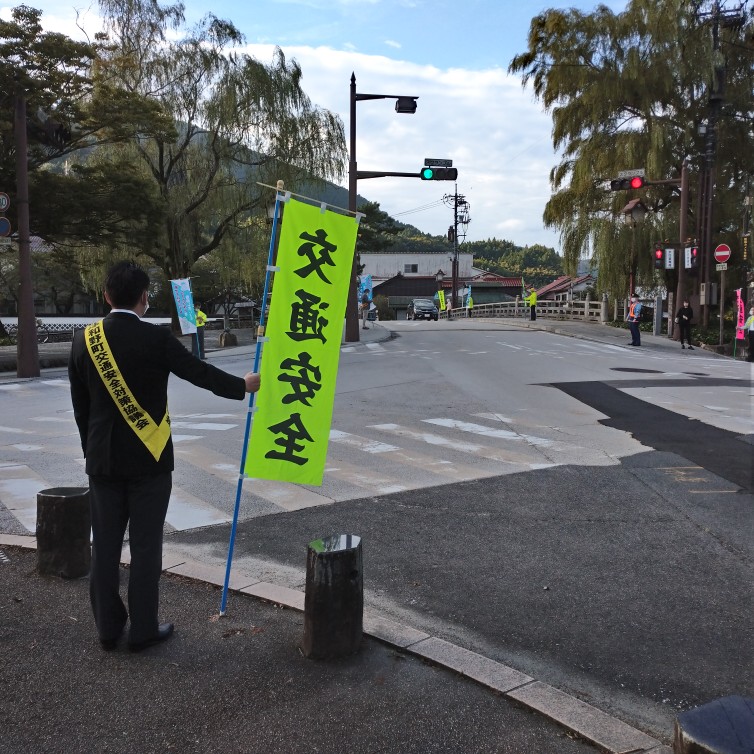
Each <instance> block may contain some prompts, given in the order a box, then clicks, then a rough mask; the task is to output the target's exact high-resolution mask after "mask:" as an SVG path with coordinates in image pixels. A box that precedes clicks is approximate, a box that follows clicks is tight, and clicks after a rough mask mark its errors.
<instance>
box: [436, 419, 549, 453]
mask: <svg viewBox="0 0 754 754" xmlns="http://www.w3.org/2000/svg"><path fill="white" fill-rule="evenodd" d="M422 421H424V422H426V423H427V424H436V425H437V426H439V427H448V428H449V429H458V430H460V431H461V432H470V433H472V434H475V435H482V437H496V438H499V439H501V440H514V441H518V442H528V443H531V444H532V445H539V446H541V447H543V448H547V447H551V446H552V445H553V444H554V443H553V441H552V440H546V439H545V438H544V437H534V435H522V434H519V433H518V432H511V431H510V430H508V429H493V428H492V427H485V426H484V425H483V424H473V423H471V422H465V421H460V420H458V419H444V418H443V419H422Z"/></svg>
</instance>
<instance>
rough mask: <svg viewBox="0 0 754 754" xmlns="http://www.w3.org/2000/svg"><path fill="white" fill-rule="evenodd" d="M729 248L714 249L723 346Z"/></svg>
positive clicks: (719, 247)
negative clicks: (718, 280) (718, 276)
mask: <svg viewBox="0 0 754 754" xmlns="http://www.w3.org/2000/svg"><path fill="white" fill-rule="evenodd" d="M729 259H730V246H728V244H727V243H721V244H720V245H719V246H716V247H715V261H716V262H717V264H716V265H715V269H716V270H717V271H718V272H719V273H720V339H719V340H720V345H722V344H723V315H724V314H725V271H726V270H727V269H728V264H727V263H728V260H729Z"/></svg>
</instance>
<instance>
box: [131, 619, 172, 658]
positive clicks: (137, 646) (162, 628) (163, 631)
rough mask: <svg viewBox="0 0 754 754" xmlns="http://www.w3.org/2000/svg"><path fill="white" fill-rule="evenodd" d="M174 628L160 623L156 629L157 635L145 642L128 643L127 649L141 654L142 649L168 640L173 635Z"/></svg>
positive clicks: (168, 624)
mask: <svg viewBox="0 0 754 754" xmlns="http://www.w3.org/2000/svg"><path fill="white" fill-rule="evenodd" d="M174 628H175V626H174V625H173V624H172V623H160V625H159V626H158V627H157V633H156V634H155V635H154V636H153V637H152V638H151V639H147V640H146V641H129V642H128V648H129V649H130V650H131V651H132V652H141V650H142V649H146V648H147V647H153V646H154V645H155V644H159V643H160V642H163V641H165V640H166V639H169V638H170V637H171V636H172V635H173V630H174Z"/></svg>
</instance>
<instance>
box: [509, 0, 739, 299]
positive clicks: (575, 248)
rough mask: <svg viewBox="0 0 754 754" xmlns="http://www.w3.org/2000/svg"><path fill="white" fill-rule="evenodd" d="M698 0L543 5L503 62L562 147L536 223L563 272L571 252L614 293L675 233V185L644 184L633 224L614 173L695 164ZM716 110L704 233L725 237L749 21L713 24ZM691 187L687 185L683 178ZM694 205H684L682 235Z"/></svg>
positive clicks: (707, 47) (698, 140)
mask: <svg viewBox="0 0 754 754" xmlns="http://www.w3.org/2000/svg"><path fill="white" fill-rule="evenodd" d="M709 7H710V3H709V2H696V3H687V2H682V0H631V2H629V3H628V6H627V8H626V10H625V11H624V12H623V13H618V14H614V13H612V12H611V11H610V10H609V9H608V8H607V7H605V6H598V7H597V9H596V10H595V11H594V12H593V13H587V14H585V13H582V12H580V11H578V10H575V9H570V10H548V11H545V12H543V13H542V14H540V15H538V16H536V17H535V18H534V19H533V20H532V22H531V26H530V31H529V41H528V50H527V51H526V52H524V53H522V54H520V55H517V56H516V57H515V58H514V59H513V60H512V61H511V63H510V66H509V71H510V72H511V73H519V74H522V81H523V85H524V86H526V85H527V84H529V83H531V84H532V85H533V89H534V93H535V95H536V96H537V97H538V98H539V99H540V100H541V101H542V103H543V104H544V106H545V108H546V109H547V110H549V111H550V112H551V113H552V118H553V144H554V146H555V148H556V149H557V150H558V151H559V152H560V153H561V154H562V158H561V160H560V162H559V164H558V165H557V166H556V167H554V168H553V170H552V171H551V174H550V180H551V184H552V188H553V194H552V196H551V198H550V200H549V201H548V203H547V205H546V208H545V212H544V221H545V225H546V226H547V227H553V228H557V229H559V230H560V233H561V239H562V248H563V253H564V258H565V265H566V268H567V269H568V270H569V271H570V272H572V273H573V272H575V268H576V266H577V264H578V261H579V259H580V257H581V256H582V255H585V256H587V255H590V253H591V252H592V251H593V254H594V260H595V262H596V264H597V265H598V268H599V286H600V289H601V290H603V291H610V292H612V293H614V294H618V295H622V294H624V293H625V291H626V286H627V281H628V276H629V274H630V273H631V272H632V271H633V272H634V273H637V274H638V276H639V279H644V280H646V281H650V280H651V279H652V278H653V274H654V273H653V269H652V259H651V254H650V251H651V248H652V243H653V241H657V240H661V239H665V238H678V222H679V218H678V208H677V201H678V195H677V189H675V188H673V187H671V186H669V185H657V186H650V187H647V188H646V190H645V191H643V193H642V198H643V200H644V202H645V204H646V205H647V206H648V208H649V213H648V215H647V217H646V220H645V222H644V223H643V224H641V225H640V226H637V227H635V228H634V227H630V226H627V225H625V224H624V223H623V218H622V213H621V209H622V208H623V207H624V205H625V204H626V203H627V201H628V199H630V198H632V197H633V196H635V195H633V194H629V193H626V192H609V191H606V188H605V182H606V180H608V179H610V178H612V177H615V175H616V174H617V172H618V171H619V170H624V169H631V168H639V167H644V168H646V170H647V174H648V175H649V176H650V177H651V178H652V179H653V180H655V181H659V180H667V179H677V178H678V177H679V176H680V171H681V165H682V163H683V161H684V159H685V158H687V157H690V158H691V161H692V165H693V166H694V167H695V168H696V169H697V170H698V169H699V167H700V166H701V165H702V162H703V154H704V141H703V137H701V136H700V135H699V133H698V130H697V126H698V124H699V123H700V122H702V121H703V120H704V119H705V118H706V116H707V114H708V94H709V91H710V85H711V84H712V75H711V74H712V71H713V66H714V65H715V64H719V63H720V62H721V61H718V60H715V59H714V56H713V44H712V35H711V29H710V24H709V21H708V20H704V19H703V18H702V17H701V16H700V15H699V14H698V13H697V10H704V9H705V8H706V9H707V10H709ZM720 34H721V50H720V54H721V55H722V56H723V57H724V61H723V62H724V67H725V71H726V86H725V91H724V98H725V105H724V108H723V117H722V118H721V120H720V124H719V132H718V156H719V159H718V181H717V202H716V210H715V211H716V223H715V228H714V230H715V234H716V236H717V238H718V239H720V240H723V239H724V238H725V237H726V235H730V234H731V233H733V232H735V229H736V226H737V223H738V220H739V219H740V216H741V208H742V205H743V202H742V199H743V193H744V192H745V190H746V189H745V187H746V183H747V177H748V176H750V175H751V173H752V170H753V169H754V150H752V138H753V137H752V127H751V123H752V99H751V91H752V83H753V79H752V76H753V74H752V71H753V70H754V65H753V63H754V52H753V50H752V45H751V42H750V40H751V37H752V23H751V21H749V22H748V23H747V24H738V25H733V24H730V25H724V26H723V28H722V29H721V32H720ZM692 185H693V184H692ZM694 207H695V201H694V198H693V197H692V201H691V202H690V212H691V213H692V214H691V216H690V221H691V222H690V225H689V228H690V231H691V232H693V228H694V219H695V218H694V215H693V211H694Z"/></svg>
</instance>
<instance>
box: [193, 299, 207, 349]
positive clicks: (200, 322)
mask: <svg viewBox="0 0 754 754" xmlns="http://www.w3.org/2000/svg"><path fill="white" fill-rule="evenodd" d="M195 312H196V334H195V335H194V337H193V338H192V340H191V353H193V354H194V356H197V357H198V358H200V359H202V360H204V359H206V358H207V357H206V356H205V355H204V326H205V325H206V324H207V315H206V314H205V313H204V312H203V311H202V310H201V309H200V308H199V307H198V306H197V307H196V309H195Z"/></svg>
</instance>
